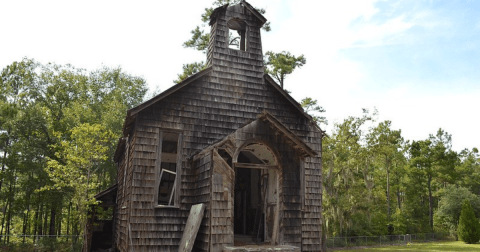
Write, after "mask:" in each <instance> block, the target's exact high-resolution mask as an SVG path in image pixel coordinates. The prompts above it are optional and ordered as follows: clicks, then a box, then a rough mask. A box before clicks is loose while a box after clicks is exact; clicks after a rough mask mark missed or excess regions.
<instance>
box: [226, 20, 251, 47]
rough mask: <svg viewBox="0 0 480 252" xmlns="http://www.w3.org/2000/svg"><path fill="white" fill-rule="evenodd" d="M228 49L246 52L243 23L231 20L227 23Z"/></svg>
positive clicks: (244, 26)
mask: <svg viewBox="0 0 480 252" xmlns="http://www.w3.org/2000/svg"><path fill="white" fill-rule="evenodd" d="M227 26H228V48H230V49H235V50H240V51H247V36H246V34H247V32H246V31H247V24H246V23H245V21H243V20H241V19H238V18H232V19H230V20H229V21H228V22H227Z"/></svg>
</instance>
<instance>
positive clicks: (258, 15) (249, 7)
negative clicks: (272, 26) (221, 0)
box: [208, 0, 267, 26]
mask: <svg viewBox="0 0 480 252" xmlns="http://www.w3.org/2000/svg"><path fill="white" fill-rule="evenodd" d="M239 4H240V5H242V6H244V7H245V8H246V9H247V10H248V11H249V12H250V13H252V15H254V16H255V17H256V18H257V19H258V20H259V21H260V26H263V25H264V24H265V23H266V22H267V19H266V18H265V17H264V16H263V15H262V14H261V13H260V12H258V11H257V10H256V9H255V8H253V7H252V5H250V4H249V3H247V2H246V1H245V0H242V1H240V3H239ZM227 7H228V4H225V5H222V6H220V7H217V8H215V9H214V10H213V12H212V14H211V15H210V22H209V23H208V25H212V24H214V23H215V21H216V20H217V17H218V16H219V15H220V13H222V12H224V11H226V10H227Z"/></svg>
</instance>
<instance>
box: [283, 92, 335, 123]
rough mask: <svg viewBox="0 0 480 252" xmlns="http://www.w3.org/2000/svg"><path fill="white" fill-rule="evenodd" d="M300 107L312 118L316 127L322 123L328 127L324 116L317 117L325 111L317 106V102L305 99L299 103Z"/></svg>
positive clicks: (308, 98)
mask: <svg viewBox="0 0 480 252" xmlns="http://www.w3.org/2000/svg"><path fill="white" fill-rule="evenodd" d="M285 91H286V90H285ZM300 106H302V108H303V109H304V110H305V112H306V113H308V114H310V115H311V116H312V118H313V121H314V122H316V123H317V124H318V125H320V124H322V123H324V124H325V125H328V121H327V118H326V117H325V116H319V115H318V114H319V113H324V112H325V109H324V108H323V107H321V106H320V105H318V103H317V100H314V99H312V98H310V97H306V98H304V99H303V100H302V101H301V102H300Z"/></svg>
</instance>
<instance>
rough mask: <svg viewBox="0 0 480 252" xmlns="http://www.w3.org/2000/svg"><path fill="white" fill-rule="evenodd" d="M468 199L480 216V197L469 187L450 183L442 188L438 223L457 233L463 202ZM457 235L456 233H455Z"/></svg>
mask: <svg viewBox="0 0 480 252" xmlns="http://www.w3.org/2000/svg"><path fill="white" fill-rule="evenodd" d="M465 200H468V201H469V202H470V205H471V206H472V209H473V211H474V212H475V213H476V216H480V198H479V197H478V196H477V195H475V194H473V193H472V192H470V191H469V190H468V189H467V188H463V187H457V186H454V185H448V186H447V187H446V188H445V189H442V190H441V197H440V202H439V205H438V210H437V211H436V213H435V220H436V223H437V225H439V226H440V227H441V226H443V227H445V228H447V229H448V230H449V231H450V232H451V233H452V234H454V235H455V234H456V232H457V227H458V224H459V219H460V213H461V211H462V205H461V204H460V203H461V202H464V201H465ZM455 236H456V235H455Z"/></svg>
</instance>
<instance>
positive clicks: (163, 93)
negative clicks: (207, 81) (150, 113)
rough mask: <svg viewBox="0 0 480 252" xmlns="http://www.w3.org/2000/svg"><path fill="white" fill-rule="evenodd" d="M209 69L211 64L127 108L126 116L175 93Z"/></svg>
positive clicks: (132, 114) (134, 113)
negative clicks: (146, 99)
mask: <svg viewBox="0 0 480 252" xmlns="http://www.w3.org/2000/svg"><path fill="white" fill-rule="evenodd" d="M211 70H212V67H211V66H210V67H207V68H205V69H203V70H202V71H200V72H198V73H196V74H194V75H191V76H189V77H188V78H186V79H185V80H183V81H182V82H180V83H178V84H176V85H173V86H172V87H170V88H169V89H167V90H165V91H163V92H162V93H160V94H158V95H157V96H155V97H153V98H152V99H150V100H148V101H146V102H144V103H141V104H140V105H138V106H136V107H135V108H131V109H129V110H128V111H127V117H130V116H134V115H136V114H138V112H140V111H142V110H144V109H145V108H148V107H149V106H150V105H152V104H154V103H156V102H158V101H160V100H162V99H163V98H165V97H167V96H169V95H170V94H172V93H175V92H176V91H177V90H179V89H181V88H182V87H185V86H186V85H188V84H190V83H191V82H193V81H194V80H196V79H198V78H200V77H202V76H204V75H206V74H207V73H209V72H210V71H211Z"/></svg>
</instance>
